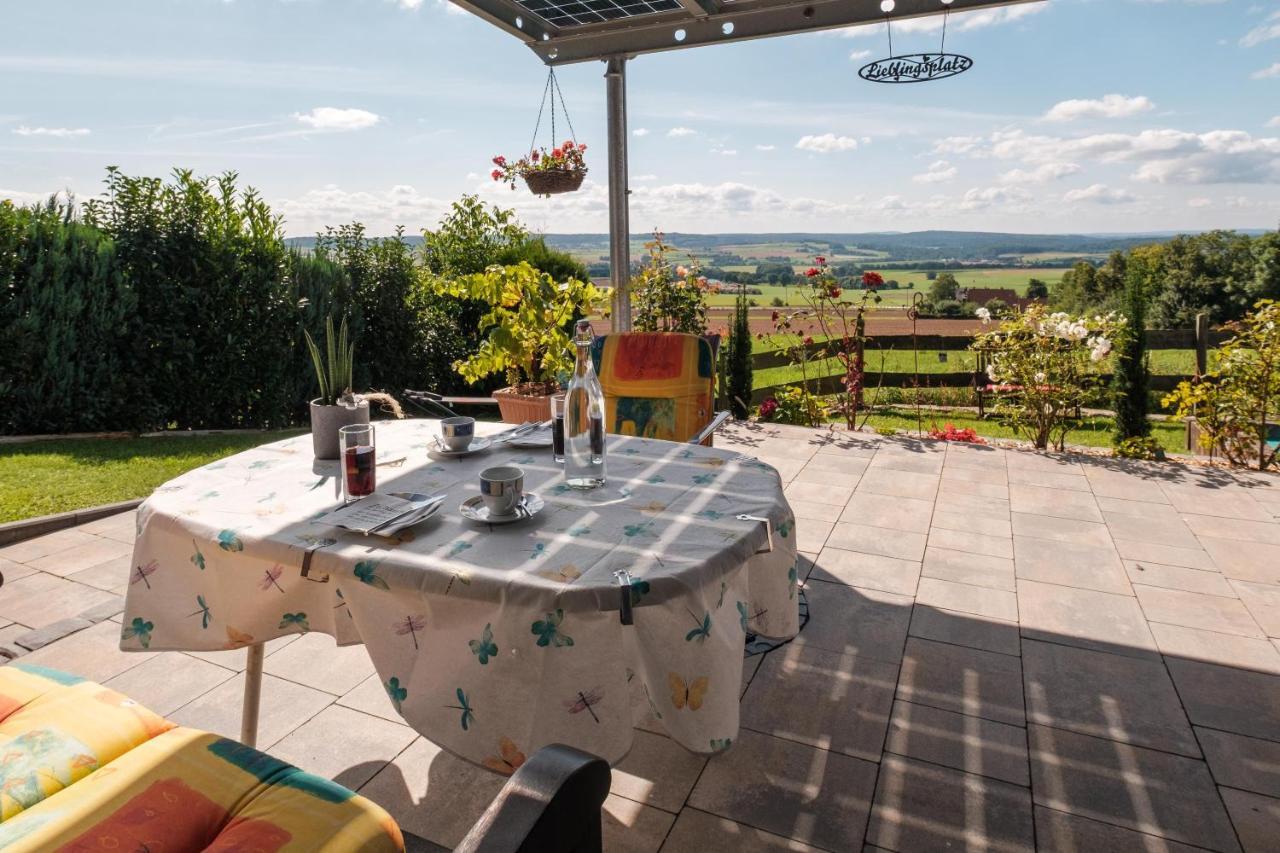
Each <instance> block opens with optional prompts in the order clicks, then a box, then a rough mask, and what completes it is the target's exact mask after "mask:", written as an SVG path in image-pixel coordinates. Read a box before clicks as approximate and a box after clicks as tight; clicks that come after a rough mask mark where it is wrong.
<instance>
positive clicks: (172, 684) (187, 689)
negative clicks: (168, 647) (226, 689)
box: [104, 652, 235, 716]
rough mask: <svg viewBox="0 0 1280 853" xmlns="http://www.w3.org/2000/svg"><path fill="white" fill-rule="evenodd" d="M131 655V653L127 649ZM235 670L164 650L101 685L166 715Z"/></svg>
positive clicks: (217, 683) (209, 688) (207, 690)
mask: <svg viewBox="0 0 1280 853" xmlns="http://www.w3.org/2000/svg"><path fill="white" fill-rule="evenodd" d="M130 654H132V652H130ZM234 677H235V673H234V672H232V671H231V670H229V669H223V668H222V667H220V666H215V665H214V664H211V663H206V662H205V661H202V660H200V659H199V658H193V657H191V656H190V655H185V654H183V653H181V652H164V653H163V654H160V655H158V656H156V657H153V658H151V659H150V660H147V661H144V662H142V663H140V664H138V665H137V666H134V667H130V668H129V669H127V670H125V671H124V672H122V673H120V674H119V675H117V676H116V677H115V678H112V679H109V680H108V681H106V682H105V683H104V686H106V687H110V688H111V689H112V690H118V691H119V692H121V693H123V694H124V695H125V696H128V697H129V698H130V699H134V700H136V701H138V702H139V703H141V704H143V705H145V706H146V707H148V708H150V709H151V710H152V711H155V712H156V713H157V714H160V715H161V716H168V715H169V714H172V713H173V712H174V711H176V710H178V709H179V708H181V707H182V706H183V705H186V704H187V703H188V702H190V701H192V700H193V699H196V698H197V697H199V696H203V695H204V694H205V693H208V692H209V691H210V690H212V689H213V688H215V687H217V686H218V685H219V684H221V683H222V682H224V681H226V680H227V679H229V678H234Z"/></svg>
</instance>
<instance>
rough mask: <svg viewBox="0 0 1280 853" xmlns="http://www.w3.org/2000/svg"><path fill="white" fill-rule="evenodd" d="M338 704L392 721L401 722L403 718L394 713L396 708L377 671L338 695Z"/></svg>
mask: <svg viewBox="0 0 1280 853" xmlns="http://www.w3.org/2000/svg"><path fill="white" fill-rule="evenodd" d="M338 704H339V705H341V706H343V707H344V708H352V709H354V710H356V711H362V712H364V713H366V714H370V715H372V716H375V717H381V718H382V719H384V720H390V721H391V722H393V723H401V722H403V721H404V718H403V717H401V716H400V715H399V714H398V713H396V708H395V706H394V705H392V704H391V699H390V697H388V696H387V688H386V687H385V686H384V685H383V683H382V679H381V678H379V677H378V674H377V673H374V674H373V675H371V676H369V677H368V678H366V679H365V680H364V681H362V682H360V683H359V684H357V685H356V686H355V687H353V688H352V689H351V690H350V692H348V693H346V694H345V695H343V696H340V697H338Z"/></svg>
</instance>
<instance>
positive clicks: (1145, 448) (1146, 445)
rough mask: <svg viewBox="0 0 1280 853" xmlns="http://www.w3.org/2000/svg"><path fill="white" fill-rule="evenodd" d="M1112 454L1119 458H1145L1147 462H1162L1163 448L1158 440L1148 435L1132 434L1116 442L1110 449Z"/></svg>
mask: <svg viewBox="0 0 1280 853" xmlns="http://www.w3.org/2000/svg"><path fill="white" fill-rule="evenodd" d="M1111 455H1112V456H1116V457H1118V458H1120V459H1145V460H1147V461H1149V462H1163V461H1164V448H1163V447H1161V446H1160V442H1158V441H1156V440H1155V439H1154V438H1152V437H1151V436H1149V435H1134V436H1130V437H1129V438H1126V439H1122V440H1120V441H1117V442H1116V446H1115V448H1114V449H1113V450H1112V451H1111Z"/></svg>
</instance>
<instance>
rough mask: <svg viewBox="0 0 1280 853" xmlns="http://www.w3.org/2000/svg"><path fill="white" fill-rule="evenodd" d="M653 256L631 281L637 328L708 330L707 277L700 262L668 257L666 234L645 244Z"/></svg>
mask: <svg viewBox="0 0 1280 853" xmlns="http://www.w3.org/2000/svg"><path fill="white" fill-rule="evenodd" d="M645 248H647V249H648V250H649V260H648V262H647V263H646V264H645V266H644V267H643V268H642V269H641V270H640V275H639V276H637V277H636V278H635V279H633V280H632V283H631V305H632V308H633V309H634V311H635V314H634V316H633V318H632V325H633V326H634V328H635V330H636V331H637V332H688V333H690V334H694V335H701V334H705V333H706V331H707V280H706V278H705V277H703V276H702V274H701V272H700V270H699V267H698V265H697V263H696V262H691V263H690V265H689V267H687V268H686V267H684V266H676V265H673V264H672V263H671V262H670V261H668V260H667V252H668V247H667V244H666V243H664V242H663V241H662V234H661V233H659V232H656V231H655V232H654V234H653V240H651V241H650V242H648V243H646V244H645Z"/></svg>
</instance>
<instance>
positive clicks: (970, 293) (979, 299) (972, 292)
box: [956, 287, 1036, 309]
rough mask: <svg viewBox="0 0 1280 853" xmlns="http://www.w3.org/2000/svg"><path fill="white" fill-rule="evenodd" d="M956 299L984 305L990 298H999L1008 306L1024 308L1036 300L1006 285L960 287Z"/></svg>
mask: <svg viewBox="0 0 1280 853" xmlns="http://www.w3.org/2000/svg"><path fill="white" fill-rule="evenodd" d="M956 299H958V300H960V301H961V302H972V303H973V304H975V305H986V304H987V303H988V302H990V301H991V300H992V299H999V300H1000V301H1001V302H1003V303H1004V304H1006V305H1008V306H1009V307H1010V308H1018V309H1022V308H1026V307H1027V306H1028V305H1031V304H1033V303H1034V302H1035V301H1036V300H1034V299H1030V298H1028V297H1026V296H1019V295H1018V294H1017V292H1015V291H1014V290H1012V289H1010V288H1008V287H961V288H960V289H959V290H957V291H956Z"/></svg>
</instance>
